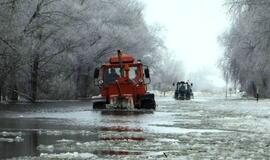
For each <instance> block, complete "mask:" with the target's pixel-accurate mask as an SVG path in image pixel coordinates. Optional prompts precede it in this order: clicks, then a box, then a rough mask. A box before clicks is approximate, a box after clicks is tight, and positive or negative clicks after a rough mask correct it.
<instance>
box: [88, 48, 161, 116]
mask: <svg viewBox="0 0 270 160" xmlns="http://www.w3.org/2000/svg"><path fill="white" fill-rule="evenodd" d="M94 78H95V84H96V85H97V86H99V88H100V95H99V96H94V97H92V101H93V109H103V110H104V109H105V110H106V109H107V110H110V111H114V110H117V111H123V110H125V111H128V110H130V111H131V110H133V111H134V110H141V109H152V110H154V109H155V108H156V102H155V99H154V94H153V93H149V92H147V84H149V83H150V81H151V80H150V74H149V69H148V67H147V66H145V65H143V64H142V63H141V61H140V60H135V59H134V57H133V56H132V55H130V54H126V53H125V54H124V53H121V51H120V50H118V55H114V56H112V57H110V59H109V62H108V63H106V64H103V65H102V66H101V67H100V68H96V69H95V73H94Z"/></svg>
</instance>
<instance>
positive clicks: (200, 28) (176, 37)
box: [142, 0, 229, 86]
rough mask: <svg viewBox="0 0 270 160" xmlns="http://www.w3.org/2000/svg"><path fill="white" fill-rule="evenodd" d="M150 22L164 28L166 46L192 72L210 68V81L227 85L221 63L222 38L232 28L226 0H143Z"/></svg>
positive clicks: (186, 69) (148, 21) (187, 71)
mask: <svg viewBox="0 0 270 160" xmlns="http://www.w3.org/2000/svg"><path fill="white" fill-rule="evenodd" d="M142 2H143V3H144V4H145V11H144V16H145V18H146V21H147V23H149V24H159V25H161V26H163V27H164V31H163V35H164V36H165V45H166V46H167V48H168V49H169V51H170V52H172V53H174V54H175V55H177V57H178V58H179V59H181V60H182V61H183V64H184V67H185V72H186V78H188V75H189V73H190V72H196V71H198V70H202V68H209V71H210V72H211V73H212V75H211V76H209V77H208V78H210V79H212V80H213V82H214V83H215V84H216V85H217V86H221V85H224V81H223V80H222V76H221V72H220V71H219V69H218V68H217V60H218V58H219V57H220V56H221V55H222V53H223V50H222V47H221V46H220V44H219V43H218V40H217V38H218V36H219V35H221V34H222V33H223V32H224V31H226V30H228V28H229V18H228V17H227V15H226V11H225V8H224V6H223V0H143V1H142Z"/></svg>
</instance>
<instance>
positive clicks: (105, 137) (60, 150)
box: [0, 97, 270, 159]
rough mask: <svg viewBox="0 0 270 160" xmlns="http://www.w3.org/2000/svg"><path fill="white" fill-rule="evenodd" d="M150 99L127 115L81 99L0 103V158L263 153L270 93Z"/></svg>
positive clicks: (249, 155) (235, 156)
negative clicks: (150, 108)
mask: <svg viewBox="0 0 270 160" xmlns="http://www.w3.org/2000/svg"><path fill="white" fill-rule="evenodd" d="M156 100H157V104H158V107H157V110H156V111H155V112H153V113H142V114H129V115H115V114H106V115H104V114H101V113H100V112H98V111H93V110H92V107H91V106H92V104H91V102H87V101H76V102H74V101H69V102H46V103H45V102H44V103H37V104H10V105H0V159H7V158H13V159H121V158H124V159H160V158H169V159H218V158H221V159H241V158H242V159H248V158H250V159H267V158H268V159H269V157H270V152H269V150H270V148H269V146H270V145H269V144H270V140H269V136H270V135H269V132H270V130H269V128H270V126H269V124H270V120H269V117H270V107H269V106H270V101H263V102H262V101H261V102H260V103H257V102H253V101H244V100H241V99H238V100H224V99H222V98H213V97H199V98H196V99H194V100H191V101H176V100H174V99H173V98H171V97H156Z"/></svg>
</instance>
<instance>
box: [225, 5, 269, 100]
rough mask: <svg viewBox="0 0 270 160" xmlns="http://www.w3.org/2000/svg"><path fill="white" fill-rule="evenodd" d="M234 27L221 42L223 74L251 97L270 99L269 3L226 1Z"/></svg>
mask: <svg viewBox="0 0 270 160" xmlns="http://www.w3.org/2000/svg"><path fill="white" fill-rule="evenodd" d="M226 5H227V6H228V8H229V13H230V14H231V15H232V17H233V25H232V27H231V29H230V31H229V32H227V33H224V34H223V36H222V37H221V42H222V44H223V46H224V47H225V54H224V57H223V59H222V60H221V66H222V68H223V70H224V75H225V76H228V77H230V79H231V80H232V81H233V82H236V83H238V84H239V85H240V87H241V89H242V90H245V91H247V93H248V94H250V95H255V94H256V92H257V91H259V93H260V95H262V96H265V97H270V78H269V77H270V63H269V62H270V54H269V53H270V47H269V46H270V39H269V37H270V1H268V0H257V1H250V0H227V1H226Z"/></svg>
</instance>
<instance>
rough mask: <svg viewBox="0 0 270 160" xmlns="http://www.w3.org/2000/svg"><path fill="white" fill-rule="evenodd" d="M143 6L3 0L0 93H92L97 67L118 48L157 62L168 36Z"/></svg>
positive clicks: (123, 0) (88, 0) (115, 0)
mask: <svg viewBox="0 0 270 160" xmlns="http://www.w3.org/2000/svg"><path fill="white" fill-rule="evenodd" d="M143 9H144V6H143V5H142V4H141V3H139V2H138V1H133V0H102V1H100V0H75V1H74V0H24V1H19V0H2V1H1V2H0V23H1V24H0V67H1V68H0V70H1V72H0V94H4V95H6V94H7V93H11V94H10V95H9V98H10V99H14V100H16V99H17V95H18V94H19V95H21V96H24V97H26V98H28V99H30V100H32V101H35V100H36V99H40V98H50V99H51V98H52V99H63V98H75V97H87V96H89V95H90V94H91V93H92V92H93V90H94V89H93V87H92V83H91V82H92V72H93V69H94V67H95V66H97V65H99V64H100V63H101V62H104V61H105V60H107V57H108V56H109V55H111V54H113V53H115V52H116V50H117V49H122V50H124V51H126V52H130V53H132V54H134V55H135V56H136V57H137V58H139V59H142V60H143V61H145V62H146V63H148V64H151V65H153V62H156V61H155V58H158V57H160V56H159V55H160V54H159V50H160V48H161V46H162V43H163V42H162V40H161V39H160V38H159V37H158V36H157V32H156V30H155V28H154V27H151V26H147V25H146V23H145V21H144V19H143V15H142V11H143ZM148 57H155V58H148ZM0 97H1V96H0ZM4 97H5V96H4Z"/></svg>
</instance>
